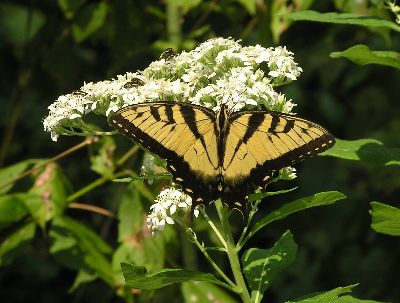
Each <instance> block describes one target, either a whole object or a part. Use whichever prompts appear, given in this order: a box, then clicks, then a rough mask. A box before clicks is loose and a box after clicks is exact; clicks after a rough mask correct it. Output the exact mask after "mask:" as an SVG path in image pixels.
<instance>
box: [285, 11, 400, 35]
mask: <svg viewBox="0 0 400 303" xmlns="http://www.w3.org/2000/svg"><path fill="white" fill-rule="evenodd" d="M289 18H290V19H292V20H294V21H314V22H323V23H335V24H351V25H360V26H366V27H382V28H387V29H392V30H395V31H397V32H400V26H398V25H397V24H396V23H394V22H391V21H388V20H385V19H383V18H380V17H376V16H366V15H359V14H340V13H319V12H316V11H311V10H305V11H299V12H294V13H291V14H290V15H289Z"/></svg>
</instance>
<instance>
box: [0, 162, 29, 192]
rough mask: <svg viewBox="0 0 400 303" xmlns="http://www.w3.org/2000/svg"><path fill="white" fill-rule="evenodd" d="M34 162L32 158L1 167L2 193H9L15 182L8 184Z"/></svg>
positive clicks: (0, 183) (0, 189)
mask: <svg viewBox="0 0 400 303" xmlns="http://www.w3.org/2000/svg"><path fill="white" fill-rule="evenodd" d="M32 163H33V161H32V160H26V161H22V162H18V163H16V164H13V165H11V166H7V167H4V168H2V169H0V195H1V194H5V193H7V192H8V191H9V190H10V189H11V188H12V187H13V185H14V183H11V184H9V185H6V184H7V183H8V182H10V181H12V180H14V179H15V177H17V176H18V175H20V174H22V173H23V172H24V171H25V170H26V169H27V168H28V167H29V166H30V165H31V164H32ZM5 185H6V186H5Z"/></svg>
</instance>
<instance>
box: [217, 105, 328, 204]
mask: <svg viewBox="0 0 400 303" xmlns="http://www.w3.org/2000/svg"><path fill="white" fill-rule="evenodd" d="M228 127H229V128H228V131H227V135H226V143H225V153H224V155H223V160H222V175H223V176H224V185H225V188H228V189H226V190H225V196H224V200H225V201H226V203H228V204H230V205H232V203H233V204H235V203H236V202H239V201H240V200H239V199H243V198H244V197H245V196H247V195H248V194H249V193H250V192H252V191H253V190H254V187H255V186H258V187H264V186H265V184H266V183H268V182H269V181H270V179H271V177H272V176H273V174H274V173H275V172H276V171H278V170H280V169H282V168H284V167H287V166H290V165H293V164H295V163H297V162H300V161H302V160H304V159H306V158H308V157H311V156H314V155H316V154H318V153H320V152H323V151H324V150H327V149H328V148H330V147H332V146H333V145H334V144H335V140H334V137H333V136H332V135H331V134H329V132H328V131H326V130H325V129H324V128H323V127H321V126H320V125H318V124H316V123H313V122H310V121H307V120H304V119H300V118H297V117H294V116H291V115H285V114H280V113H275V112H269V111H247V112H238V113H234V114H232V115H231V116H230V118H229V122H228ZM239 203H240V202H239ZM239 207H240V205H239Z"/></svg>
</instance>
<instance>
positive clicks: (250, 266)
mask: <svg viewBox="0 0 400 303" xmlns="http://www.w3.org/2000/svg"><path fill="white" fill-rule="evenodd" d="M296 254H297V245H296V243H295V242H294V240H293V236H292V234H291V233H290V231H287V232H285V233H284V234H283V235H282V237H281V238H280V239H279V241H278V242H276V243H275V245H274V246H273V247H272V248H270V249H259V248H250V249H249V250H247V251H246V252H245V253H244V254H243V257H242V264H243V272H244V275H245V277H246V280H247V283H248V285H249V287H250V289H251V291H252V295H251V297H252V302H260V301H261V298H262V296H263V294H264V292H265V291H266V290H267V288H268V287H269V286H270V284H271V282H272V280H273V279H274V277H275V276H276V275H278V274H279V273H280V272H281V271H282V270H283V269H285V268H286V267H288V266H289V265H290V264H291V263H292V262H293V261H294V260H295V259H296Z"/></svg>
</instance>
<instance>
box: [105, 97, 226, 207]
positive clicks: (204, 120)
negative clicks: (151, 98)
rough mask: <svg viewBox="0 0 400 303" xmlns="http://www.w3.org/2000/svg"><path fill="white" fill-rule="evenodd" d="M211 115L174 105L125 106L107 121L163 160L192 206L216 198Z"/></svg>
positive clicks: (200, 110) (210, 112) (213, 136)
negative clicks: (189, 198) (192, 203)
mask: <svg viewBox="0 0 400 303" xmlns="http://www.w3.org/2000/svg"><path fill="white" fill-rule="evenodd" d="M214 120H215V117H214V113H213V112H212V111H210V110H207V109H205V108H202V107H196V106H193V105H189V104H181V103H179V104H177V103H175V102H159V103H142V104H138V105H132V106H128V107H125V108H123V109H121V110H119V111H118V112H116V113H115V114H114V115H113V116H112V117H111V118H110V124H111V125H112V126H113V127H115V128H116V129H117V130H118V131H119V132H121V133H123V134H125V135H126V136H128V137H129V138H131V139H132V140H134V141H135V142H137V143H139V144H141V145H142V146H143V147H144V148H146V149H147V150H149V151H150V152H152V153H154V154H156V155H157V156H159V157H160V158H163V159H166V161H167V165H168V168H169V171H170V173H171V174H172V176H173V179H174V181H175V182H176V183H178V184H180V185H181V186H182V189H183V190H184V191H185V192H187V193H188V194H190V195H191V196H192V198H193V199H194V201H195V204H203V203H205V202H210V201H212V200H214V199H216V198H217V197H216V196H215V195H216V187H217V185H216V179H217V175H218V169H219V162H218V153H217V136H216V133H215V129H214Z"/></svg>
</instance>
